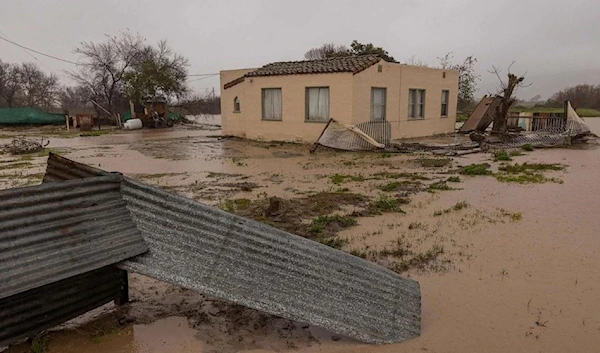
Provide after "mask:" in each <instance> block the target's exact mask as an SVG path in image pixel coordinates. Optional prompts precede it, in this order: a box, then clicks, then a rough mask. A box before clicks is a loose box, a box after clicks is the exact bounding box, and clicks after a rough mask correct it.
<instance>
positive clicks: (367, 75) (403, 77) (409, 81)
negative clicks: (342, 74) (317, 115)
mask: <svg viewBox="0 0 600 353" xmlns="http://www.w3.org/2000/svg"><path fill="white" fill-rule="evenodd" d="M378 65H381V72H379V69H378ZM444 72H445V73H446V74H445V77H444ZM372 87H380V88H386V89H387V97H386V120H387V121H388V122H389V123H390V124H391V128H392V139H399V138H410V137H421V136H429V135H435V134H442V133H451V132H453V131H454V126H455V123H456V100H457V92H458V72H457V71H453V70H442V69H433V68H427V67H420V66H410V65H402V64H396V63H388V62H386V61H384V60H382V61H380V62H379V64H376V65H373V66H371V67H369V68H368V69H366V70H364V71H362V72H359V73H358V74H356V75H355V77H354V111H353V121H354V124H358V123H362V122H365V121H369V120H370V118H371V88H372ZM411 88H417V89H425V116H424V119H421V120H409V119H408V92H409V89H411ZM442 90H448V91H450V99H449V106H448V116H447V117H445V118H442V117H441V104H442Z"/></svg>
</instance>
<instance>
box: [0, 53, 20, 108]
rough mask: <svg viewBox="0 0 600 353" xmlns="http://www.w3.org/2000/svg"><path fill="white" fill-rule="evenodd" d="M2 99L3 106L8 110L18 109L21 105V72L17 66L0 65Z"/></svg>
mask: <svg viewBox="0 0 600 353" xmlns="http://www.w3.org/2000/svg"><path fill="white" fill-rule="evenodd" d="M0 82H2V83H1V84H2V87H1V88H2V89H0V97H2V100H3V102H2V103H3V105H4V106H6V107H8V108H14V107H18V106H19V105H20V101H19V99H20V95H22V90H21V72H20V70H19V67H18V66H16V65H10V64H8V63H0Z"/></svg>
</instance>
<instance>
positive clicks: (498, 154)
mask: <svg viewBox="0 0 600 353" xmlns="http://www.w3.org/2000/svg"><path fill="white" fill-rule="evenodd" d="M492 156H493V157H494V162H498V161H512V158H510V155H509V154H508V153H507V152H506V151H504V150H497V151H494V152H493V153H492Z"/></svg>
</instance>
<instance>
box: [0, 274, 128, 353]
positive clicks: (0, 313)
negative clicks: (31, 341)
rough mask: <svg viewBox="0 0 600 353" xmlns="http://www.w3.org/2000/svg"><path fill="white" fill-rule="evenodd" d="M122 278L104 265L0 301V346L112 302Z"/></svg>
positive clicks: (33, 334) (122, 275) (121, 275)
mask: <svg viewBox="0 0 600 353" xmlns="http://www.w3.org/2000/svg"><path fill="white" fill-rule="evenodd" d="M126 275H127V273H126V272H125V271H123V270H120V269H118V268H116V267H114V266H107V267H103V268H100V269H97V270H94V271H90V272H86V273H84V274H81V275H77V276H74V277H70V278H67V279H63V280H60V281H58V282H54V283H50V284H47V285H45V286H42V287H38V288H34V289H30V290H28V291H26V292H23V293H19V294H16V295H13V296H10V297H8V298H4V299H0V347H2V346H5V345H9V344H13V343H16V342H18V341H21V340H23V339H25V338H30V337H34V336H35V335H37V334H38V333H40V332H42V331H43V330H45V329H48V328H51V327H54V326H56V325H59V324H61V323H63V322H66V321H68V320H70V319H73V318H75V317H77V316H79V315H81V314H84V313H86V312H88V311H90V310H92V309H94V308H96V307H98V306H100V305H103V304H106V303H108V302H110V301H112V300H114V299H116V298H117V297H118V296H119V290H120V288H121V286H122V285H124V278H125V277H124V276H126Z"/></svg>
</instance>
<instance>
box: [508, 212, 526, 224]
mask: <svg viewBox="0 0 600 353" xmlns="http://www.w3.org/2000/svg"><path fill="white" fill-rule="evenodd" d="M509 217H510V219H511V220H512V221H513V222H516V221H520V220H521V219H523V215H522V214H521V212H515V213H511V214H510V215H509Z"/></svg>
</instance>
